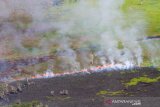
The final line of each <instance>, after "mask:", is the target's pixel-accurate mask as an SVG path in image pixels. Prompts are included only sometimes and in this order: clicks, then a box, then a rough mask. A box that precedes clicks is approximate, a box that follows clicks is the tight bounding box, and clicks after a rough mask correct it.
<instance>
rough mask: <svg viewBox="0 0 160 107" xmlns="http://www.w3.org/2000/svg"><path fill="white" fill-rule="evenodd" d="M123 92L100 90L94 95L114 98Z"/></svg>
mask: <svg viewBox="0 0 160 107" xmlns="http://www.w3.org/2000/svg"><path fill="white" fill-rule="evenodd" d="M123 93H124V91H123V90H119V91H112V92H111V91H107V90H101V91H99V92H98V93H97V94H96V95H109V96H116V95H120V94H123Z"/></svg>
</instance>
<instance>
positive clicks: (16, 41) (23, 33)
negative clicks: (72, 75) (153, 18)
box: [0, 0, 159, 71]
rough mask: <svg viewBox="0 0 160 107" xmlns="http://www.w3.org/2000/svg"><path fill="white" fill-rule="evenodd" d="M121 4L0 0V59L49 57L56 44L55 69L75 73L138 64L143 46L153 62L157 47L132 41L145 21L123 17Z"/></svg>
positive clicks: (140, 15) (114, 1)
mask: <svg viewBox="0 0 160 107" xmlns="http://www.w3.org/2000/svg"><path fill="white" fill-rule="evenodd" d="M123 3H124V0H75V1H70V0H66V1H65V0H1V1H0V24H1V26H0V29H1V31H0V58H1V59H3V58H4V55H3V54H5V55H6V54H7V53H12V52H15V53H16V54H18V55H19V54H22V56H23V55H24V56H25V55H28V54H31V55H35V56H37V55H39V54H41V53H43V54H49V53H50V52H52V48H53V45H56V46H58V49H56V51H57V52H56V56H57V59H58V60H60V63H59V62H57V64H59V65H58V67H60V68H62V70H65V69H67V70H72V71H76V70H79V69H81V68H85V67H88V66H93V65H98V64H102V65H103V64H107V63H124V64H125V62H127V61H130V63H132V64H134V65H141V64H142V63H143V53H144V52H143V51H144V49H143V46H144V45H145V46H146V49H147V50H148V52H149V53H150V55H152V56H155V57H152V56H151V57H150V60H152V62H155V60H157V58H159V57H158V54H157V53H158V52H159V51H157V49H158V48H159V45H157V44H156V46H155V45H154V44H153V43H149V44H147V43H141V42H139V41H137V40H139V39H141V38H144V37H145V36H146V34H145V32H146V31H145V29H146V22H145V20H144V17H145V16H143V13H141V12H134V11H132V12H131V13H129V14H125V13H124V12H123V11H122V10H121V6H122V5H123ZM14 15H15V16H14ZM16 15H17V16H18V17H17V16H16ZM19 17H20V19H18V18H19ZM15 20H16V21H15ZM21 20H22V21H21ZM48 32H49V33H48ZM50 33H51V34H50ZM44 34H45V37H44ZM46 35H47V36H46ZM4 38H5V39H6V40H5V39H4ZM26 39H27V40H26ZM26 41H27V42H29V43H28V44H27V46H26V44H25V42H26ZM32 41H33V42H32ZM8 43H9V44H8ZM30 45H31V46H30ZM28 47H30V48H28ZM61 53H62V54H61ZM93 62H94V64H93ZM55 63H56V61H54V65H55ZM49 65H51V66H52V64H50V63H49ZM55 66H56V65H55ZM52 68H54V67H52Z"/></svg>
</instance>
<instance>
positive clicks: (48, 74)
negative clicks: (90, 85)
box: [12, 61, 135, 81]
mask: <svg viewBox="0 0 160 107" xmlns="http://www.w3.org/2000/svg"><path fill="white" fill-rule="evenodd" d="M134 67H135V65H134V64H133V63H131V62H129V61H126V62H125V63H123V64H122V63H119V64H115V63H111V64H104V65H102V66H96V67H95V66H91V67H90V68H89V69H87V68H84V69H82V70H80V71H72V72H64V73H54V72H53V71H51V70H46V71H45V73H43V74H36V75H34V76H31V77H28V78H29V79H41V78H53V77H59V76H64V75H73V74H76V73H86V74H87V73H89V74H90V73H92V72H102V71H112V70H124V69H132V68H134ZM24 79H25V78H12V81H17V80H24Z"/></svg>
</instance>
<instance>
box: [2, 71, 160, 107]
mask: <svg viewBox="0 0 160 107" xmlns="http://www.w3.org/2000/svg"><path fill="white" fill-rule="evenodd" d="M159 76H160V72H159V71H158V70H157V69H155V68H136V69H131V70H119V71H112V72H105V71H104V72H97V73H96V72H95V73H92V74H75V75H66V76H63V77H54V78H48V79H36V80H29V82H31V83H33V84H31V85H29V86H28V87H24V88H23V91H22V92H21V93H18V94H9V96H8V98H9V102H5V101H2V100H1V102H5V103H14V102H16V101H17V100H20V101H21V102H31V101H41V102H43V103H45V104H47V105H49V107H103V106H104V99H105V98H107V97H160V93H159V89H160V80H159V79H158V80H157V81H148V80H144V81H139V82H137V84H136V85H131V86H126V84H127V83H129V82H130V81H131V80H132V79H134V78H140V77H146V78H149V79H154V78H157V77H159ZM17 82H21V83H22V84H23V83H24V82H25V81H17ZM17 82H14V83H11V85H15V84H16V83H17ZM61 90H68V92H69V94H68V95H61V94H60V91H61ZM51 91H54V95H53V96H52V95H51Z"/></svg>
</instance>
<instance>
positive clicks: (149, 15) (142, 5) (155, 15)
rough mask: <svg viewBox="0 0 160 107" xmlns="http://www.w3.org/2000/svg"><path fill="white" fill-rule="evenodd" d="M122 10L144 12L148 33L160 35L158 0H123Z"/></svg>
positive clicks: (159, 7)
mask: <svg viewBox="0 0 160 107" xmlns="http://www.w3.org/2000/svg"><path fill="white" fill-rule="evenodd" d="M122 8H123V10H124V11H126V12H127V11H128V12H130V10H139V11H142V12H144V14H145V16H146V17H145V18H146V20H147V22H148V28H147V32H148V35H151V36H153V35H160V0H125V3H124V5H123V7H122Z"/></svg>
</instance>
